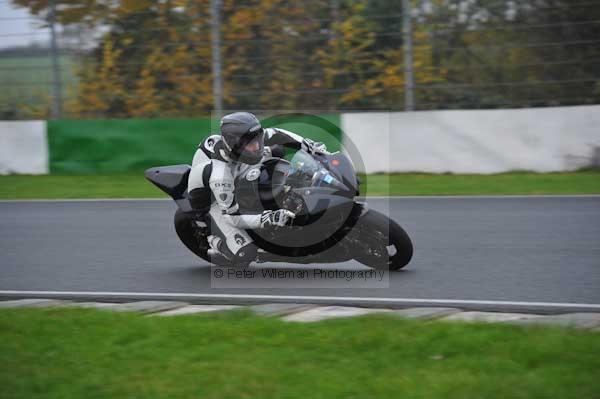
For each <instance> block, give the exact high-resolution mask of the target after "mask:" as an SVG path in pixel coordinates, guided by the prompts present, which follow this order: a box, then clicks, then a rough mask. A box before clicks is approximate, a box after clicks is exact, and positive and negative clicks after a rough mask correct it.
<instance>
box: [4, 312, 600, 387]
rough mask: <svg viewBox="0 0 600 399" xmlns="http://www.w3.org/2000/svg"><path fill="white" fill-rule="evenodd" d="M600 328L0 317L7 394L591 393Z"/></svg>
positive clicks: (243, 317)
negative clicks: (591, 329) (571, 328)
mask: <svg viewBox="0 0 600 399" xmlns="http://www.w3.org/2000/svg"><path fill="white" fill-rule="evenodd" d="M599 351H600V334H598V333H594V332H580V331H573V330H566V329H556V328H521V327H514V326H507V325H483V324H474V325H471V324H465V323H442V322H419V321H408V320H401V319H398V318H394V317H389V316H387V317H386V316H369V317H361V318H354V319H339V320H330V321H324V322H319V323H310V324H298V323H286V322H284V321H281V320H278V319H274V318H261V317H256V316H252V315H251V314H250V313H247V312H239V311H231V312H223V313H220V314H201V315H192V316H178V317H171V318H163V317H144V316H142V315H137V314H119V313H112V312H107V311H97V310H75V309H51V310H25V309H19V310H2V311H0V384H1V385H2V390H3V398H6V399H13V398H14V399H17V398H32V397H44V398H81V397H85V398H169V399H171V398H236V399H237V398H281V397H285V398H398V397H402V398H432V399H434V398H448V397H457V398H482V397H484V398H490V399H494V398H498V399H505V398H551V397H552V398H554V397H560V398H593V397H596V396H597V394H598V392H600V382H599V381H600V380H599V379H598V369H599V368H600V358H599V357H598V356H597V354H598V352H599Z"/></svg>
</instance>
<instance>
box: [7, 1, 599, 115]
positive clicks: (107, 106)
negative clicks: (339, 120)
mask: <svg viewBox="0 0 600 399" xmlns="http://www.w3.org/2000/svg"><path fill="white" fill-rule="evenodd" d="M14 2H15V3H16V4H19V5H21V6H26V7H29V8H30V10H31V12H33V13H34V14H35V15H40V16H41V15H43V14H44V12H45V10H46V7H47V4H48V3H47V0H33V1H29V0H14ZM209 4H210V2H209V0H198V1H194V2H189V1H183V0H171V1H165V2H158V1H151V0H120V1H115V2H83V3H82V2H80V1H75V0H58V1H57V5H58V20H59V21H60V22H61V23H63V24H83V25H91V26H106V27H109V31H108V32H106V33H105V34H104V36H103V37H102V38H101V40H100V41H99V43H98V46H97V48H96V49H95V50H94V51H93V52H92V54H90V55H89V56H88V57H87V59H86V61H85V62H83V63H82V65H81V68H80V69H79V71H78V76H79V79H80V84H79V86H78V90H77V94H76V97H75V98H74V99H73V101H70V102H69V103H68V107H67V109H68V111H69V112H70V115H71V116H73V117H157V116H162V117H182V116H198V115H201V114H207V113H208V112H209V111H210V110H211V108H212V105H213V99H212V69H211V46H210V39H211V37H210V18H211V17H210V12H209ZM411 4H412V7H413V13H412V17H413V24H412V32H413V42H414V49H413V60H414V62H413V67H414V70H415V83H416V103H417V106H418V107H419V108H420V109H436V108H502V107H532V106H548V105H574V104H594V103H599V102H600V46H599V45H598V44H600V43H599V39H598V38H599V37H600V23H598V21H600V7H597V6H596V7H594V5H595V3H586V2H577V4H576V5H575V6H574V5H573V4H572V3H571V2H569V1H567V0H535V1H527V2H515V1H497V0H475V1H469V2H465V1H463V0H435V1H419V0H412V1H411ZM402 13H403V10H402V7H401V2H399V1H398V0H370V1H366V2H356V1H350V0H316V1H309V2H289V1H286V0H247V1H245V2H244V3H243V4H241V3H239V2H236V1H233V0H225V1H223V9H222V37H223V43H222V59H223V80H224V99H225V106H226V108H229V109H281V110H286V109H287V110H291V109H313V110H337V109H384V110H398V109H403V108H404V91H405V76H404V46H405V43H404V42H403V35H402Z"/></svg>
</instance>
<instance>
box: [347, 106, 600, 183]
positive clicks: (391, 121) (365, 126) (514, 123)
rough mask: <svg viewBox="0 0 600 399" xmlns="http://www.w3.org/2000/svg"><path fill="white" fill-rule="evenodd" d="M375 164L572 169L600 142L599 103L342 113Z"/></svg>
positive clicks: (379, 167) (377, 168)
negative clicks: (526, 107) (518, 107)
mask: <svg viewBox="0 0 600 399" xmlns="http://www.w3.org/2000/svg"><path fill="white" fill-rule="evenodd" d="M341 123H342V129H343V131H344V133H345V139H346V140H352V142H353V143H354V145H355V146H357V147H358V148H359V149H360V153H361V155H362V157H363V162H364V165H365V170H364V171H366V172H368V173H373V172H409V171H420V172H431V173H443V172H453V173H498V172H506V171H511V170H531V171H537V172H551V171H568V170H575V169H578V168H581V167H584V166H587V165H590V164H591V163H592V162H593V154H594V149H595V148H597V147H600V106H598V105H591V106H577V107H553V108H528V109H510V110H459V111H422V112H392V113H382V112H365V113H345V114H342V116H341Z"/></svg>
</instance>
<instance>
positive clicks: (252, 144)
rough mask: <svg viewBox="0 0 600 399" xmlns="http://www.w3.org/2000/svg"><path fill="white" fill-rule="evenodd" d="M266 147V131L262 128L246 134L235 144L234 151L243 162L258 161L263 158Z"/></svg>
mask: <svg viewBox="0 0 600 399" xmlns="http://www.w3.org/2000/svg"><path fill="white" fill-rule="evenodd" d="M264 148H265V140H264V133H263V130H262V129H260V130H258V131H256V132H249V133H246V134H244V135H243V136H242V137H241V138H240V139H239V141H238V142H237V143H236V145H235V146H234V148H233V151H232V153H233V154H234V156H235V157H236V158H238V159H239V160H240V161H242V162H248V163H256V162H258V161H260V159H261V158H262V155H263V151H264ZM249 161H250V162H249Z"/></svg>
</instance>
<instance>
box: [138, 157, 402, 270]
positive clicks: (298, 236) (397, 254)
mask: <svg viewBox="0 0 600 399" xmlns="http://www.w3.org/2000/svg"><path fill="white" fill-rule="evenodd" d="M286 158H288V159H289V160H286V159H284V158H267V159H265V160H263V161H262V162H261V163H260V164H259V165H255V166H254V167H252V168H250V169H249V170H248V171H247V172H246V173H245V174H242V175H241V176H239V177H238V178H237V179H236V182H235V187H236V189H235V190H236V192H235V195H236V199H237V201H238V204H239V206H240V213H255V214H257V213H260V212H262V211H263V210H265V209H271V210H276V209H288V210H290V211H291V212H293V213H294V214H295V215H296V217H295V218H294V219H293V222H292V224H291V225H290V226H285V227H279V228H277V227H273V228H265V229H257V230H249V231H248V234H249V235H250V236H251V237H252V239H253V240H254V241H255V243H256V245H257V246H258V248H259V250H258V256H257V259H256V262H257V263H262V262H289V263H302V264H311V263H329V262H345V261H348V260H352V259H355V260H357V261H359V262H360V263H362V264H364V265H366V266H369V267H372V268H375V269H388V270H398V269H401V268H403V267H404V266H406V265H407V264H408V262H409V261H410V260H411V258H412V254H413V246H412V243H411V240H410V238H409V236H408V234H407V233H406V231H404V229H403V228H402V227H401V226H400V225H399V224H398V223H396V222H394V221H393V220H391V219H390V218H388V217H387V216H385V215H383V214H381V213H379V212H377V211H375V210H373V209H369V208H368V207H367V206H366V203H364V202H359V201H358V199H357V196H358V195H359V182H358V179H357V176H356V173H355V170H354V167H353V165H352V162H351V161H350V159H349V158H348V157H347V156H346V155H344V154H342V153H339V152H338V153H333V154H317V155H312V154H309V153H307V152H305V151H303V150H299V151H296V152H295V153H292V154H290V155H289V156H288V157H286ZM189 173H190V166H188V165H174V166H163V167H155V168H150V169H148V170H146V172H145V176H146V178H147V179H148V180H150V181H151V182H152V183H153V184H155V185H156V186H157V187H159V188H160V189H161V190H163V191H164V192H166V193H167V194H169V196H171V197H172V198H173V199H174V200H175V202H176V203H177V206H178V209H177V211H176V212H175V231H176V232H177V235H178V236H179V238H180V240H181V241H182V242H183V243H184V244H185V246H186V247H187V248H188V249H189V250H191V251H192V252H193V253H195V254H196V255H198V256H199V257H201V258H203V259H205V260H207V261H208V262H210V263H214V264H218V265H227V264H228V260H227V258H226V257H224V256H223V255H219V254H217V255H215V254H212V255H211V254H209V249H210V246H209V244H208V241H207V237H208V236H209V235H211V220H210V214H209V213H208V210H209V207H210V204H206V205H207V206H206V207H204V209H197V207H196V209H192V207H191V205H190V202H189V200H188V196H187V184H188V176H189Z"/></svg>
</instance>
